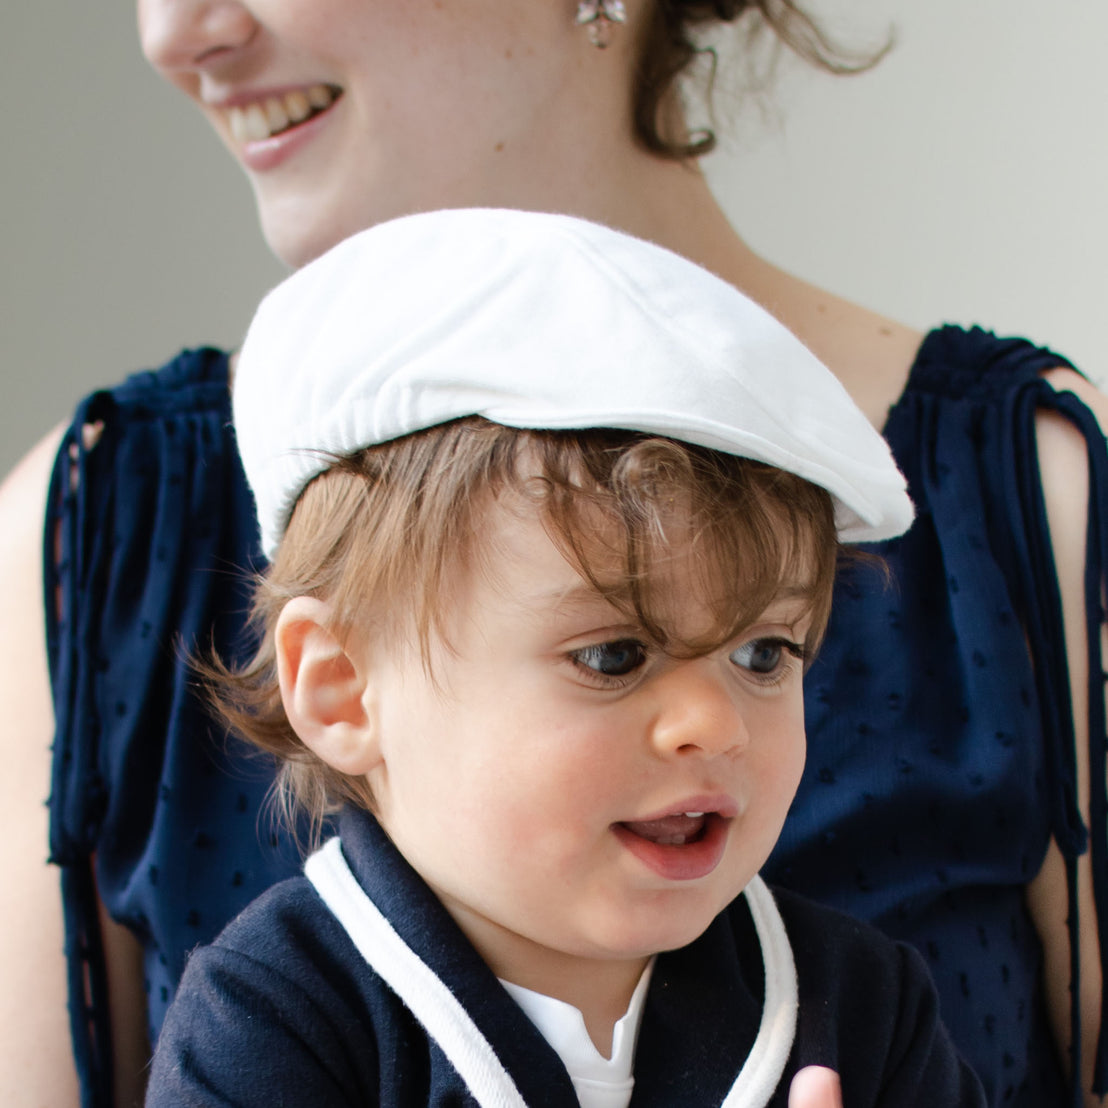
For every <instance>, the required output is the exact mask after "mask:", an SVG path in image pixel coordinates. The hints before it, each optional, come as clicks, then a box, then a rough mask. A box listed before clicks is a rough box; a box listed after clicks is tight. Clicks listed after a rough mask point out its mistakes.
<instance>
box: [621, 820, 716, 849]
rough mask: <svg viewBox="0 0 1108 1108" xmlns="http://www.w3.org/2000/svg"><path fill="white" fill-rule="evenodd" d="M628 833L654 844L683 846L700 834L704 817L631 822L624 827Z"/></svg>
mask: <svg viewBox="0 0 1108 1108" xmlns="http://www.w3.org/2000/svg"><path fill="white" fill-rule="evenodd" d="M623 826H624V827H626V828H627V830H628V831H631V832H633V833H634V834H636V835H639V836H640V837H642V838H644V839H648V840H649V841H650V842H652V843H660V844H662V845H663V846H681V845H682V844H683V843H687V842H688V841H689V840H690V839H692V838H695V837H696V836H697V835H698V834H700V832H701V830H703V827H704V815H703V814H700V815H676V816H663V818H662V819H642V820H630V821H628V822H627V823H625V824H624V825H623Z"/></svg>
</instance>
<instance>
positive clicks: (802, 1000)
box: [147, 812, 984, 1108]
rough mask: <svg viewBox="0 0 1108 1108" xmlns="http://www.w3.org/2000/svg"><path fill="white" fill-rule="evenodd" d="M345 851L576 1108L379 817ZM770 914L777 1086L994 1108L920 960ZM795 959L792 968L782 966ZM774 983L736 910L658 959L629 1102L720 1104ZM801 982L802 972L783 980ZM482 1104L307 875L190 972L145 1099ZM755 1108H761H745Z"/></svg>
mask: <svg viewBox="0 0 1108 1108" xmlns="http://www.w3.org/2000/svg"><path fill="white" fill-rule="evenodd" d="M340 832H341V842H342V856H343V857H344V858H345V860H346V863H347V865H348V866H349V870H350V871H351V872H352V874H353V875H354V877H355V878H356V880H357V883H358V885H360V886H361V889H362V890H364V892H365V893H366V894H367V895H368V896H369V897H370V899H371V900H372V901H373V904H374V905H375V906H376V908H377V909H378V910H379V911H380V913H381V915H382V916H383V917H385V918H387V920H388V922H389V923H390V924H391V926H392V928H393V929H395V932H396V933H397V935H398V936H399V938H400V939H401V940H403V943H404V944H406V945H407V947H409V948H410V949H411V950H412V951H414V952H415V953H416V954H417V955H418V956H419V958H420V959H421V960H422V961H423V963H424V964H425V965H426V966H428V967H430V969H431V970H433V972H434V974H435V975H436V976H437V978H438V979H439V980H440V981H441V982H443V983H445V985H446V986H447V987H448V988H449V989H450V991H451V992H452V993H453V994H454V996H455V997H457V998H458V999H459V1000H460V1001H461V1002H462V1004H463V1005H464V1008H465V1010H466V1012H467V1013H468V1015H469V1017H470V1018H471V1019H472V1021H473V1023H474V1024H475V1025H476V1028H477V1030H478V1031H479V1032H480V1035H481V1036H483V1038H484V1040H486V1041H487V1043H488V1044H489V1045H491V1047H492V1050H493V1051H494V1052H495V1055H496V1057H497V1059H499V1061H500V1063H501V1064H502V1065H503V1067H504V1069H505V1070H506V1071H507V1073H508V1075H510V1078H511V1080H512V1082H514V1084H515V1087H516V1088H517V1089H518V1091H519V1094H520V1097H521V1099H522V1102H523V1103H526V1104H527V1105H535V1106H538V1105H549V1106H552V1108H553V1106H571V1105H576V1104H577V1100H576V1097H575V1094H574V1091H573V1086H572V1084H571V1082H570V1079H569V1076H568V1074H567V1073H566V1070H565V1068H564V1067H563V1065H562V1063H561V1060H560V1059H559V1058H558V1056H557V1054H556V1053H555V1052H554V1050H553V1049H552V1048H551V1047H550V1046H549V1045H548V1044H547V1043H546V1041H545V1040H544V1039H543V1038H542V1036H541V1035H540V1034H539V1032H538V1031H537V1030H536V1029H535V1027H534V1026H533V1025H532V1024H531V1023H530V1021H529V1020H528V1019H527V1017H526V1016H525V1015H524V1014H523V1012H522V1011H521V1010H520V1009H519V1007H518V1006H517V1005H516V1004H515V1002H514V1001H513V1000H512V999H511V997H510V996H509V995H508V993H507V992H506V991H505V990H504V989H503V988H502V987H501V985H500V984H499V982H498V981H497V980H496V978H495V976H494V975H493V973H492V971H491V970H490V969H489V968H488V967H487V966H486V965H485V963H484V962H483V961H482V960H481V958H480V956H479V955H478V954H477V952H476V951H475V950H474V948H473V947H472V946H471V945H470V944H469V942H468V941H467V940H466V939H465V937H464V936H463V935H462V933H461V932H460V930H459V929H458V928H457V926H456V925H455V923H454V922H453V920H452V919H451V918H450V916H449V915H448V914H447V912H446V911H445V909H444V908H443V907H442V905H441V904H440V903H439V901H438V900H437V899H436V898H435V896H434V894H433V893H432V892H431V891H430V889H429V888H428V887H427V886H426V885H425V884H424V882H423V881H422V880H421V879H420V878H419V877H418V875H416V873H415V872H414V871H413V870H412V869H411V868H410V867H409V866H408V864H407V863H406V861H405V860H404V859H403V858H402V857H401V856H400V855H399V853H398V852H397V851H396V849H395V848H394V847H393V846H392V844H391V843H390V842H389V840H388V839H387V838H386V836H385V835H384V833H383V832H382V831H381V829H380V828H379V827H378V825H377V824H376V823H375V822H374V821H373V819H372V818H371V817H369V816H366V815H364V814H362V813H357V812H348V813H344V815H343V817H342V820H341V824H340ZM775 900H776V904H777V907H778V910H779V912H780V918H781V920H782V921H783V922H784V925H785V933H786V934H787V936H788V940H789V942H788V945H791V948H792V958H793V960H795V966H796V981H797V983H798V1000H799V1005H798V1016H797V1022H796V1030H795V1036H792V1035H791V1032H790V1033H789V1034H790V1038H791V1043H790V1042H785V1043H783V1044H782V1043H778V1044H777V1047H778V1048H781V1047H782V1046H783V1048H784V1054H783V1057H787V1061H786V1062H785V1064H784V1071H783V1073H782V1075H781V1079H780V1081H779V1083H778V1084H777V1087H776V1090H775V1091H773V1090H771V1091H770V1092H769V1094H768V1096H767V1097H763V1098H760V1099H758V1100H757V1104H758V1105H762V1104H769V1105H779V1106H780V1108H785V1105H786V1101H787V1095H788V1085H789V1081H790V1080H791V1077H792V1075H793V1074H794V1073H795V1072H796V1070H797V1069H799V1068H800V1067H801V1066H804V1065H809V1064H816V1063H818V1064H823V1065H829V1066H832V1067H834V1068H835V1069H836V1070H838V1071H839V1073H840V1074H841V1076H842V1081H843V1092H844V1098H845V1103H846V1104H847V1105H849V1108H869V1106H878V1105H884V1106H887V1108H911V1106H912V1105H920V1106H921V1108H922V1106H924V1105H926V1106H927V1108H935V1106H938V1105H941V1106H943V1108H956V1106H959V1105H965V1106H977V1105H983V1104H984V1097H983V1094H982V1092H981V1090H980V1086H979V1085H978V1082H977V1080H976V1078H975V1077H974V1076H973V1075H972V1074H971V1073H970V1071H969V1070H968V1069H967V1068H966V1066H965V1065H964V1064H963V1063H962V1061H961V1060H960V1058H959V1057H958V1055H957V1053H956V1052H955V1050H954V1048H953V1046H952V1044H951V1042H950V1039H949V1037H948V1035H947V1033H946V1031H945V1029H944V1028H943V1026H942V1025H941V1024H940V1023H939V1020H938V1016H937V1001H936V998H935V994H934V989H933V987H932V984H931V981H930V978H929V976H928V974H927V971H926V969H925V968H924V966H923V963H922V960H921V959H920V957H919V956H918V955H917V954H916V953H915V952H914V951H912V950H910V949H909V948H908V947H905V946H902V945H899V944H895V943H893V942H892V941H890V940H889V939H887V938H885V937H883V936H882V935H880V934H879V933H878V932H876V931H875V930H873V929H872V928H870V927H868V926H867V925H865V924H861V923H858V922H856V921H854V920H851V919H849V918H848V917H845V916H842V915H840V914H838V913H836V912H833V911H831V910H829V909H825V908H822V907H818V906H816V905H814V904H811V903H808V902H806V901H804V900H802V899H800V898H797V897H795V896H793V895H790V894H786V893H781V892H778V893H776V894H775ZM786 960H787V956H786ZM779 972H780V966H779V964H778V961H777V960H775V959H774V958H772V957H769V956H767V953H766V951H765V948H764V944H763V943H761V942H760V941H759V935H758V932H757V930H756V928H755V924H754V920H753V918H752V915H751V911H750V909H749V908H748V906H747V902H746V899H745V898H743V897H740V898H739V899H738V900H737V901H736V902H735V903H734V904H733V905H732V906H731V907H730V908H729V909H728V910H727V911H725V912H724V913H722V914H721V915H720V916H719V917H717V918H716V919H715V920H714V921H713V923H712V924H711V925H710V926H709V928H708V930H707V931H706V932H705V933H704V934H703V935H702V936H701V937H700V938H699V939H697V940H696V941H695V942H693V943H692V944H690V945H689V946H687V947H685V948H683V949H681V950H678V951H674V952H669V953H663V954H661V955H659V957H658V959H657V963H656V965H655V968H654V972H653V976H652V978H651V984H650V989H649V993H648V996H647V1001H646V1006H645V1010H644V1013H643V1021H642V1026H641V1030H640V1034H639V1041H638V1047H637V1051H636V1058H635V1090H634V1094H633V1099H632V1105H633V1106H642V1108H646V1106H649V1105H666V1106H670V1108H672V1106H675V1105H680V1106H682V1108H685V1106H695V1105H718V1104H721V1103H722V1102H723V1101H724V1099H725V1097H726V1096H727V1094H728V1092H729V1090H730V1089H731V1086H732V1084H733V1083H734V1081H735V1079H736V1076H737V1075H738V1074H739V1072H740V1071H741V1070H742V1069H743V1066H744V1064H745V1063H746V1061H747V1059H748V1056H749V1055H750V1051H751V1047H752V1045H753V1044H754V1041H755V1038H756V1036H757V1035H758V1032H759V1029H760V1027H761V1025H762V1022H763V1021H762V1012H763V1002H764V998H765V996H766V994H767V974H770V975H776V974H778V973H779ZM789 972H790V973H791V968H790V970H789ZM474 1103H481V1101H480V1100H478V1099H475V1095H474V1093H473V1090H471V1089H470V1088H467V1086H466V1084H465V1081H464V1080H463V1078H462V1077H461V1076H460V1075H459V1073H458V1072H457V1070H456V1069H455V1068H454V1066H453V1065H452V1064H451V1062H450V1061H449V1060H448V1059H447V1057H446V1055H445V1054H444V1052H443V1049H442V1048H441V1047H440V1045H439V1043H438V1042H437V1041H435V1039H434V1038H432V1037H431V1036H429V1035H428V1033H427V1032H426V1031H425V1029H424V1027H423V1026H422V1025H421V1024H420V1022H419V1021H418V1020H417V1019H416V1017H415V1016H414V1015H413V1014H412V1012H411V1011H410V1010H409V1008H408V1007H407V1006H406V1005H405V1003H404V1001H402V1000H401V999H400V997H399V996H398V995H397V994H396V993H395V992H394V991H393V990H392V989H391V988H390V987H389V986H388V985H387V984H386V983H385V981H384V980H383V979H382V977H381V976H380V975H379V974H378V973H377V972H376V971H375V970H374V969H372V968H371V967H370V965H369V964H367V962H366V961H365V959H364V958H363V957H361V955H360V954H359V953H358V951H357V949H356V948H355V946H354V943H353V940H352V938H351V935H350V934H348V933H347V931H346V930H345V929H344V927H343V925H342V924H341V923H340V922H339V920H338V919H337V918H336V916H335V915H334V914H333V913H332V912H331V910H330V909H329V908H328V907H327V905H326V904H325V903H324V902H323V900H322V899H321V898H320V895H319V893H318V892H317V889H316V887H315V886H314V885H313V884H312V883H311V882H310V881H309V880H308V879H307V878H293V879H290V880H288V881H285V882H282V883H281V884H279V885H277V886H276V887H274V888H273V889H271V890H270V891H269V892H267V893H266V894H265V895H264V896H263V897H261V898H260V899H259V900H258V901H256V902H255V903H254V904H253V905H251V907H250V908H248V909H247V910H246V911H245V912H244V913H243V914H242V915H241V916H239V917H238V919H236V920H235V921H234V922H233V923H232V924H231V925H230V926H229V927H228V928H227V929H226V930H225V931H224V932H223V934H222V935H221V936H220V938H219V939H218V940H217V941H216V943H215V944H214V945H212V946H210V947H202V948H200V949H199V950H197V952H196V953H195V954H194V955H193V956H192V957H191V959H190V961H189V963H188V966H187V967H186V970H185V974H184V977H183V978H182V982H181V987H180V989H179V991H178V993H177V997H176V1000H175V1001H174V1003H173V1005H172V1006H171V1007H170V1010H169V1014H168V1016H167V1018H166V1022H165V1025H164V1028H163V1031H162V1035H161V1038H160V1040H159V1043H158V1049H157V1053H156V1055H155V1059H154V1064H153V1071H152V1074H151V1079H150V1086H149V1094H148V1098H147V1104H148V1105H152V1106H160V1105H166V1106H169V1105H172V1106H174V1108H181V1106H185V1105H197V1106H201V1105H202V1106H205V1108H206V1106H215V1105H220V1106H225V1105H229V1104H234V1105H237V1106H242V1108H247V1106H250V1105H258V1106H264V1108H274V1106H277V1105H285V1106H290V1108H295V1106H300V1105H303V1106H312V1108H339V1106H340V1105H341V1106H344V1108H351V1106H355V1105H359V1106H361V1105H387V1106H390V1108H413V1106H418V1105H462V1104H474ZM749 1108H754V1104H753V1103H751V1104H750V1105H749Z"/></svg>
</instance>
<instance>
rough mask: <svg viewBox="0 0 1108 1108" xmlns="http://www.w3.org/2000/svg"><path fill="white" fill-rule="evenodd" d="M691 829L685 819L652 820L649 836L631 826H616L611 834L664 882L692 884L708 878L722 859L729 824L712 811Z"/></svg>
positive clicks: (628, 824)
mask: <svg viewBox="0 0 1108 1108" xmlns="http://www.w3.org/2000/svg"><path fill="white" fill-rule="evenodd" d="M698 822H699V824H700V826H699V827H697V828H695V829H694V828H693V827H692V825H691V824H689V823H688V820H687V817H679V818H677V819H675V820H674V821H673V825H672V826H668V823H669V821H665V820H656V821H652V823H653V826H651V827H650V828H649V834H650V837H649V838H648V837H646V835H644V834H640V833H639V832H638V831H636V830H635V827H636V825H635V824H633V823H616V824H613V825H612V832H613V834H614V835H615V836H616V838H617V839H618V840H619V842H620V844H621V845H622V846H624V847H625V848H626V849H627V850H628V851H630V852H631V854H633V855H634V856H635V857H636V858H637V859H638V860H639V861H640V862H642V863H643V864H644V865H645V866H646V867H647V868H648V869H650V870H652V871H653V872H654V873H656V874H657V875H658V876H659V877H664V878H665V879H666V880H667V881H695V880H697V879H698V878H701V877H707V876H708V874H710V873H711V872H712V871H713V870H714V869H715V868H716V867H717V866H718V865H719V863H720V861H721V860H722V859H723V852H724V850H725V849H726V848H727V834H728V829H729V828H730V826H731V821H730V820H729V819H725V818H724V817H723V816H720V815H718V814H716V813H714V812H709V813H707V814H705V815H704V816H703V817H702V819H701V820H700V821H698ZM644 830H645V828H644Z"/></svg>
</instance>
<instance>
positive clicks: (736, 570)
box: [540, 432, 839, 656]
mask: <svg viewBox="0 0 1108 1108" xmlns="http://www.w3.org/2000/svg"><path fill="white" fill-rule="evenodd" d="M585 439H587V440H589V441H588V442H585V441H582V440H585ZM602 440H603V441H602ZM589 447H591V449H590V448H589ZM540 455H541V459H540V460H541V462H542V467H541V468H542V471H543V472H542V479H541V486H542V488H543V492H544V510H545V516H546V520H547V527H548V531H549V532H550V534H551V538H552V539H553V540H554V542H555V543H556V544H557V545H558V546H559V548H560V549H561V550H562V552H563V554H564V555H565V556H566V557H567V559H568V560H569V561H570V563H571V564H572V565H573V566H574V568H575V569H576V570H577V571H578V572H579V573H580V574H581V575H582V577H583V578H584V579H585V580H586V581H588V582H589V584H590V585H591V586H592V587H593V588H595V589H596V590H597V592H598V593H599V594H600V595H602V596H604V597H605V598H606V599H607V600H608V601H609V602H610V603H612V604H613V605H614V606H615V607H616V608H617V609H618V610H620V611H622V612H624V613H626V614H627V616H628V617H629V618H633V619H634V620H635V621H636V622H637V623H638V624H639V625H640V626H641V627H642V628H643V629H644V631H646V632H647V633H648V634H649V635H650V636H651V637H652V638H653V639H654V640H655V641H656V642H658V643H659V645H661V646H663V647H664V649H665V650H666V651H667V652H668V653H670V654H672V655H674V656H696V655H699V654H704V653H707V652H709V651H711V650H714V649H716V648H718V647H719V646H721V645H722V644H724V643H726V642H729V641H730V640H732V639H733V638H735V637H736V636H737V635H738V634H739V633H740V632H741V631H742V630H743V629H745V628H746V627H748V626H750V625H751V624H753V623H754V622H755V621H756V620H757V619H758V618H759V617H760V616H761V615H762V613H763V612H764V611H765V610H766V609H767V608H768V607H769V606H770V605H771V604H772V603H773V602H775V601H777V600H780V599H781V598H783V597H787V598H788V599H789V600H792V601H795V602H798V603H799V605H800V612H801V614H805V615H808V616H809V617H810V621H811V624H810V625H811V630H810V632H809V635H808V643H807V644H806V645H807V646H809V647H811V648H813V649H814V647H815V646H816V645H817V644H818V641H819V639H820V638H821V636H822V633H823V629H824V627H825V625H826V622H827V617H828V614H829V611H830V603H831V590H832V585H833V582H834V576H835V566H836V562H837V557H838V553H839V543H838V538H837V535H836V531H835V522H834V508H833V504H832V501H831V497H830V496H829V495H828V494H827V493H826V492H825V491H824V490H823V489H821V488H818V487H816V486H814V485H812V484H810V483H809V482H807V481H805V480H803V479H802V478H800V477H797V476H795V475H794V474H791V473H787V472H784V471H782V470H779V469H775V468H773V467H771V466H767V465H764V464H762V463H760V462H756V461H752V460H750V459H747V458H737V457H734V456H732V455H727V454H721V453H719V452H716V451H711V450H707V449H704V448H701V447H697V446H692V445H689V444H685V443H679V442H674V441H672V440H669V439H661V438H648V437H645V436H641V435H631V434H629V433H626V432H583V433H581V435H580V436H568V435H564V434H563V435H561V436H559V437H558V439H556V440H554V441H551V442H546V443H542V444H541V447H540ZM678 557H679V558H681V559H683V567H682V568H683V570H684V571H685V572H690V571H691V572H692V574H693V578H692V580H691V586H692V588H694V589H695V590H696V592H697V594H698V596H699V597H700V598H701V599H703V600H704V602H705V607H706V608H707V609H708V610H709V611H711V612H715V613H718V619H717V620H716V622H715V624H714V626H712V627H709V628H707V629H706V630H705V631H704V633H703V634H701V635H699V636H698V637H697V638H696V639H687V638H684V639H682V638H679V637H678V636H675V635H674V634H673V631H672V626H671V625H672V615H667V611H666V609H665V602H666V599H667V598H666V595H665V592H664V591H660V590H659V589H658V585H659V583H660V582H661V581H662V580H663V579H664V577H665V574H664V566H665V564H666V563H667V562H670V561H672V560H673V559H675V558H678Z"/></svg>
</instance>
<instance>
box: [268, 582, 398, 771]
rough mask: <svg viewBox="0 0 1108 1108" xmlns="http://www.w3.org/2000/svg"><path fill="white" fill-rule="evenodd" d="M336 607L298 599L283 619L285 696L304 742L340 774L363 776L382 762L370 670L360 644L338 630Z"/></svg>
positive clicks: (280, 661)
mask: <svg viewBox="0 0 1108 1108" xmlns="http://www.w3.org/2000/svg"><path fill="white" fill-rule="evenodd" d="M332 627H333V624H332V622H331V609H330V607H329V606H328V605H327V604H326V603H324V602H323V601H322V600H317V599H315V598H314V597H310V596H297V597H293V599H292V600H290V601H289V602H288V603H287V604H286V605H285V606H284V608H283V609H282V610H281V614H280V616H278V618H277V628H276V638H275V642H276V651H277V674H278V678H279V680H280V684H281V700H282V702H283V703H284V706H285V714H286V715H287V716H288V718H289V723H290V724H292V728H293V730H294V731H295V732H296V733H297V735H299V736H300V739H301V740H302V741H303V743H304V745H305V746H307V747H308V748H309V749H310V750H312V751H313V752H314V753H315V754H316V755H317V756H318V757H319V758H321V759H322V760H323V761H324V762H326V763H327V764H328V765H330V766H332V767H334V768H335V769H337V770H338V771H339V772H340V773H347V774H350V775H351V776H357V777H362V776H365V774H367V773H369V771H370V770H371V769H373V768H374V767H375V766H376V765H377V764H378V763H379V762H380V760H381V755H380V743H379V741H378V739H379V736H378V734H377V730H378V729H377V726H376V720H375V719H374V718H373V715H372V709H371V706H370V705H371V699H370V698H369V697H368V696H367V695H366V692H367V678H368V675H367V672H366V666H365V663H364V661H362V660H360V659H359V657H358V653H357V650H356V648H351V647H348V646H347V644H346V643H344V642H343V641H342V640H340V639H339V637H338V636H337V635H336V633H335V632H334V631H333V630H332Z"/></svg>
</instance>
